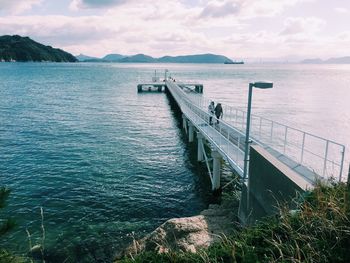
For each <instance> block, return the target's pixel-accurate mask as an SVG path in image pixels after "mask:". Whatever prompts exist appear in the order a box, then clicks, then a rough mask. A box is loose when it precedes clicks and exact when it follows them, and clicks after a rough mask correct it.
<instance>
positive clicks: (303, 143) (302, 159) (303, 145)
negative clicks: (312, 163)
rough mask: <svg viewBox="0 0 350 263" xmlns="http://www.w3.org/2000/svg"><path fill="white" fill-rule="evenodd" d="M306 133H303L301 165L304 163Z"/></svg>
mask: <svg viewBox="0 0 350 263" xmlns="http://www.w3.org/2000/svg"><path fill="white" fill-rule="evenodd" d="M305 136H306V134H305V132H304V133H303V142H302V145H301V156H300V164H302V163H303V161H304V147H305Z"/></svg>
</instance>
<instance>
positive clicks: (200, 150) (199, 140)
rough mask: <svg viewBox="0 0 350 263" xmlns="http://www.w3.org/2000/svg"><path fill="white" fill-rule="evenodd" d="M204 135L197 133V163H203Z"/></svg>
mask: <svg viewBox="0 0 350 263" xmlns="http://www.w3.org/2000/svg"><path fill="white" fill-rule="evenodd" d="M203 138H204V137H203V135H202V134H201V133H200V132H197V161H198V162H201V161H203V159H204V158H203V157H204V155H203V154H204V153H203Z"/></svg>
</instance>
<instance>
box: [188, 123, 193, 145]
mask: <svg viewBox="0 0 350 263" xmlns="http://www.w3.org/2000/svg"><path fill="white" fill-rule="evenodd" d="M193 138H194V125H193V124H192V123H191V122H188V141H189V142H193Z"/></svg>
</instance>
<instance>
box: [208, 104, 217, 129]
mask: <svg viewBox="0 0 350 263" xmlns="http://www.w3.org/2000/svg"><path fill="white" fill-rule="evenodd" d="M214 108H215V105H214V101H212V102H210V104H209V106H208V113H209V125H213V116H214Z"/></svg>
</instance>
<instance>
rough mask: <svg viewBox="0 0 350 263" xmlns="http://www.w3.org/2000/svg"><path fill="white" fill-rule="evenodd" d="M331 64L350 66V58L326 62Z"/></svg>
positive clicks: (333, 59)
mask: <svg viewBox="0 0 350 263" xmlns="http://www.w3.org/2000/svg"><path fill="white" fill-rule="evenodd" d="M325 63H329V64H350V57H340V58H330V59H327V60H326V61H325Z"/></svg>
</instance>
